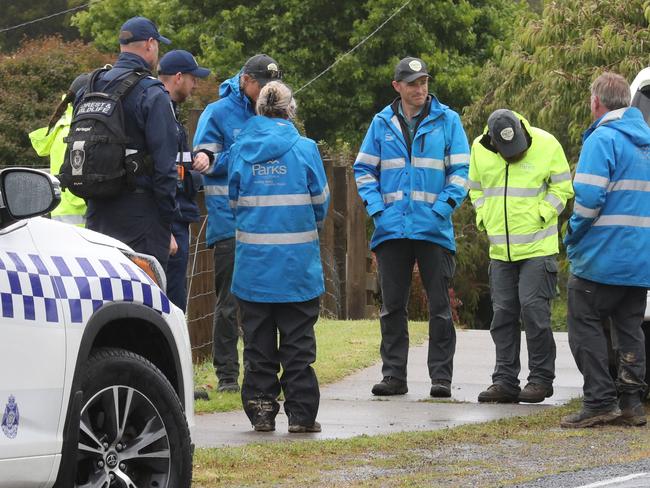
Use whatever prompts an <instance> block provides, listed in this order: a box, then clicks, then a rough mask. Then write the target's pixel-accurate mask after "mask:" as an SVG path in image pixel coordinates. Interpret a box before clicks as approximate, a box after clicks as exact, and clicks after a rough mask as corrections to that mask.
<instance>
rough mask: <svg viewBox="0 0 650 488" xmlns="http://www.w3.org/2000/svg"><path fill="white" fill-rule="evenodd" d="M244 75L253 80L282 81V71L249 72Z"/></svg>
mask: <svg viewBox="0 0 650 488" xmlns="http://www.w3.org/2000/svg"><path fill="white" fill-rule="evenodd" d="M246 74H248V75H251V76H252V77H253V78H255V79H262V80H281V79H282V71H281V70H265V71H249V72H248V73H246Z"/></svg>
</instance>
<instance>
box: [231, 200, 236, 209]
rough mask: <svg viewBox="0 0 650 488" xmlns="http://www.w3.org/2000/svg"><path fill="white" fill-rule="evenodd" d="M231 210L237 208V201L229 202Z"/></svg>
mask: <svg viewBox="0 0 650 488" xmlns="http://www.w3.org/2000/svg"><path fill="white" fill-rule="evenodd" d="M229 202H230V208H237V200H229Z"/></svg>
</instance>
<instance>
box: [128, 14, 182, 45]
mask: <svg viewBox="0 0 650 488" xmlns="http://www.w3.org/2000/svg"><path fill="white" fill-rule="evenodd" d="M150 38H153V39H155V40H157V41H158V42H162V43H163V44H171V43H172V41H170V40H169V39H167V38H166V37H163V36H161V35H160V32H158V27H156V24H154V23H153V22H152V21H150V20H149V19H147V18H146V17H131V18H130V19H129V20H127V21H126V22H124V24H122V28H121V29H120V44H129V43H130V42H136V41H146V40H147V39H150Z"/></svg>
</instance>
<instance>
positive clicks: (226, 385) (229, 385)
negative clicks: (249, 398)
mask: <svg viewBox="0 0 650 488" xmlns="http://www.w3.org/2000/svg"><path fill="white" fill-rule="evenodd" d="M217 391H219V392H224V393H237V392H238V391H239V383H237V380H232V379H229V378H224V379H222V380H219V385H218V386H217Z"/></svg>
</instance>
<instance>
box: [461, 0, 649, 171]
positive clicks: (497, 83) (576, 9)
mask: <svg viewBox="0 0 650 488" xmlns="http://www.w3.org/2000/svg"><path fill="white" fill-rule="evenodd" d="M649 19H650V2H648V1H644V0H630V1H629V2H619V1H616V0H587V1H584V0H556V1H554V2H549V3H548V4H547V5H546V8H545V9H544V13H543V15H542V17H541V18H539V19H535V20H530V21H528V22H525V23H522V24H521V25H520V26H519V27H518V28H517V30H516V31H515V38H514V41H513V43H512V45H511V47H510V49H508V50H505V49H498V50H497V53H496V57H495V60H494V61H491V62H489V63H488V64H487V66H486V68H485V69H484V72H483V76H482V83H481V88H480V90H479V93H483V94H484V95H483V96H481V97H480V98H479V99H478V100H476V101H475V102H474V103H473V104H472V105H471V106H470V107H468V108H467V109H466V110H465V121H466V128H467V129H468V132H469V133H470V134H471V135H472V136H477V135H478V134H479V133H480V132H481V131H482V130H483V127H484V125H485V122H486V120H487V117H488V115H489V114H490V113H491V112H492V111H493V110H495V109H497V108H503V107H508V108H511V109H513V110H517V111H518V112H521V113H522V114H523V115H524V116H526V117H527V118H528V119H529V121H530V122H531V123H532V124H533V125H536V126H538V127H541V128H543V129H545V130H547V131H549V132H551V133H552V134H554V135H555V136H556V137H557V138H558V139H559V140H560V142H561V143H562V145H563V147H564V149H565V151H566V153H567V157H568V158H569V160H570V161H573V162H574V164H575V161H576V159H577V156H578V153H579V150H580V141H581V135H582V132H583V131H584V130H585V129H586V128H587V127H588V126H589V123H590V111H589V85H590V84H591V82H592V81H593V80H594V79H595V78H596V77H598V75H600V74H601V73H602V72H604V71H614V72H617V73H620V74H622V75H623V76H625V77H627V78H628V80H630V81H631V80H632V79H633V78H634V76H635V75H636V74H637V73H638V71H640V70H641V69H642V68H644V67H646V66H647V65H648V48H647V46H648V45H650V31H649V30H648V21H649Z"/></svg>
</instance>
